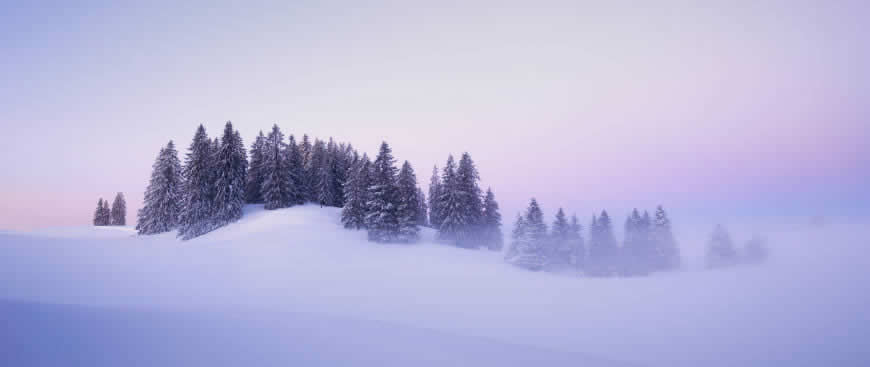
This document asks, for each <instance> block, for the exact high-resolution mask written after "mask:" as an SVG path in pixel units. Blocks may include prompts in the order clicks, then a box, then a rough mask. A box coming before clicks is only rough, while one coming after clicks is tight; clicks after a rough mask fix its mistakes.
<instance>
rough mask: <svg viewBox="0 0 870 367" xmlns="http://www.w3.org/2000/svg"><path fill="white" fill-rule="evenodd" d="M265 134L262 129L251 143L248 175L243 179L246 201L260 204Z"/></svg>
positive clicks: (261, 201)
mask: <svg viewBox="0 0 870 367" xmlns="http://www.w3.org/2000/svg"><path fill="white" fill-rule="evenodd" d="M265 146H266V136H264V135H263V131H262V130H261V131H260V134H259V135H257V138H256V139H255V140H254V143H253V144H251V154H250V157H251V164H250V166H249V167H248V175H247V177H246V180H245V199H246V201H247V202H248V203H252V204H262V203H263V193H262V192H261V191H260V189H262V188H263V163H264V160H265Z"/></svg>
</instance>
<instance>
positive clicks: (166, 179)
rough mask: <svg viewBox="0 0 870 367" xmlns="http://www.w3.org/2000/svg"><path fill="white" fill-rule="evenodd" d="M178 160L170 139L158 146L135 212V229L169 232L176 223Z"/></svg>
mask: <svg viewBox="0 0 870 367" xmlns="http://www.w3.org/2000/svg"><path fill="white" fill-rule="evenodd" d="M182 190H183V187H182V179H181V162H180V161H179V160H178V152H177V151H176V150H175V144H173V143H172V141H170V142H169V143H168V144H167V145H166V147H165V148H163V149H161V150H160V154H158V155H157V160H156V161H155V162H154V165H153V166H152V171H151V181H150V182H149V183H148V188H146V189H145V202H144V205H143V206H142V208H141V209H139V212H138V221H137V223H136V231H137V232H138V233H139V234H142V235H148V234H156V233H163V232H168V231H171V230H173V229H175V228H176V227H177V226H178V220H179V216H180V213H181V201H182V197H183V192H182Z"/></svg>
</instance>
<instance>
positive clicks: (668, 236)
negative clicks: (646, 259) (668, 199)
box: [650, 205, 682, 270]
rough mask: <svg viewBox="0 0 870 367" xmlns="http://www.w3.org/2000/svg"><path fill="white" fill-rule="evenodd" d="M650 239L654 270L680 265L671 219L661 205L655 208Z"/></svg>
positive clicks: (675, 267) (668, 268)
mask: <svg viewBox="0 0 870 367" xmlns="http://www.w3.org/2000/svg"><path fill="white" fill-rule="evenodd" d="M650 240H651V241H652V247H653V262H652V264H653V269H654V270H673V269H677V268H679V267H680V264H681V262H682V261H681V260H680V249H679V247H678V246H677V241H676V240H675V239H674V234H673V232H672V230H671V220H670V219H668V215H667V213H665V210H664V209H663V208H662V206H661V205H659V206H658V207H657V208H656V213H655V219H654V220H653V222H652V226H651V228H650Z"/></svg>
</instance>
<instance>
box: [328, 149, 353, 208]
mask: <svg viewBox="0 0 870 367" xmlns="http://www.w3.org/2000/svg"><path fill="white" fill-rule="evenodd" d="M329 142H330V144H331V145H332V149H327V151H329V154H330V155H331V156H332V158H331V159H330V162H331V164H330V165H329V169H330V170H331V171H332V172H331V173H330V175H329V176H330V178H331V180H332V182H331V183H330V184H329V187H330V188H331V189H332V193H331V194H330V196H331V197H332V203H330V206H334V207H336V208H341V207H343V206H344V183H345V181H347V171H348V169H349V165H350V151H349V150H348V149H349V148H348V147H349V145H347V144H344V143H337V144H336V143H333V141H332V138H329ZM328 147H329V144H327V148H328Z"/></svg>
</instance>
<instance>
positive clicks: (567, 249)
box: [547, 208, 575, 269]
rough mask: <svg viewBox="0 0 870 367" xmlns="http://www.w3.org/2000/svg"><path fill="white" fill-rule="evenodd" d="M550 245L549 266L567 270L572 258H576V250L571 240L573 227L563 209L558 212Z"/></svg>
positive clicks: (548, 251)
mask: <svg viewBox="0 0 870 367" xmlns="http://www.w3.org/2000/svg"><path fill="white" fill-rule="evenodd" d="M548 245H549V246H548V247H549V248H548V249H547V265H548V266H549V267H551V268H553V269H565V268H567V267H568V266H569V265H570V264H571V257H572V256H574V251H575V250H574V248H573V245H574V243H573V241H572V238H571V225H570V224H569V223H568V218H567V217H566V216H565V211H564V210H562V208H559V211H557V212H556V219H555V220H554V221H553V227H552V228H551V232H550V241H549V243H548Z"/></svg>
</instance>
